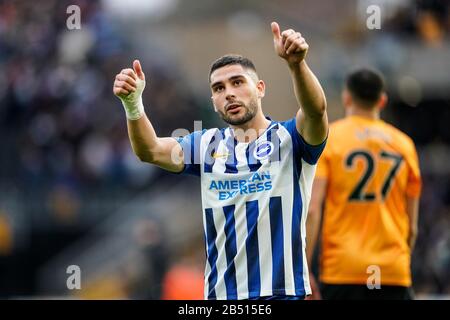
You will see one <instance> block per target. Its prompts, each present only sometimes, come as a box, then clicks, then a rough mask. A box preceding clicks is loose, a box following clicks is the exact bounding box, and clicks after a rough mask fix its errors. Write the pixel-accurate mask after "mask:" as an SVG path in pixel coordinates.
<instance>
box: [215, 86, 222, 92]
mask: <svg viewBox="0 0 450 320" xmlns="http://www.w3.org/2000/svg"><path fill="white" fill-rule="evenodd" d="M222 90H223V86H216V87H214V89H213V91H214V92H220V91H222Z"/></svg>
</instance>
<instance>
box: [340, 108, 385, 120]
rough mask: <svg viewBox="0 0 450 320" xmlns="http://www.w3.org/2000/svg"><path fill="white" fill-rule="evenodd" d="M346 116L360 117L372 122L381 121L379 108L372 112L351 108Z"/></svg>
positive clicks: (347, 110)
mask: <svg viewBox="0 0 450 320" xmlns="http://www.w3.org/2000/svg"><path fill="white" fill-rule="evenodd" d="M346 116H347V117H350V116H358V117H363V118H367V119H370V120H379V119H380V111H379V110H378V109H377V108H374V109H372V110H369V109H363V108H358V107H354V106H352V107H349V108H347V109H346Z"/></svg>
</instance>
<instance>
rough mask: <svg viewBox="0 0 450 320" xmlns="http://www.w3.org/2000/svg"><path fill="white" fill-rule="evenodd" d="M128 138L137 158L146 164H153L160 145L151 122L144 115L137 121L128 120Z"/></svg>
mask: <svg viewBox="0 0 450 320" xmlns="http://www.w3.org/2000/svg"><path fill="white" fill-rule="evenodd" d="M127 126H128V137H129V139H130V142H131V146H132V148H133V151H134V153H135V154H136V156H137V157H138V158H139V159H140V160H141V161H145V162H152V159H153V155H154V153H155V150H156V147H157V145H158V137H157V135H156V132H155V129H154V128H153V126H152V124H151V123H150V120H149V119H148V118H147V116H146V115H145V114H144V115H143V116H142V117H141V118H139V119H137V120H130V119H128V120H127Z"/></svg>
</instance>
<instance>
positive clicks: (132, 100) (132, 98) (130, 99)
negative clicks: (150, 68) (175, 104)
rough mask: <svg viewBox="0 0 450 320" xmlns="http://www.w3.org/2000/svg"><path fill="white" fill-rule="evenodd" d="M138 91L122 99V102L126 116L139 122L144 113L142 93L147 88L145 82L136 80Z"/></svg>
mask: <svg viewBox="0 0 450 320" xmlns="http://www.w3.org/2000/svg"><path fill="white" fill-rule="evenodd" d="M136 87H137V88H136V91H135V92H132V93H130V94H129V95H128V96H126V97H123V98H120V100H121V101H122V105H123V108H124V109H125V114H126V115H127V119H129V120H137V119H139V118H141V117H142V116H143V115H144V113H145V110H144V104H143V103H142V92H143V91H144V88H145V80H141V79H139V78H138V79H137V80H136Z"/></svg>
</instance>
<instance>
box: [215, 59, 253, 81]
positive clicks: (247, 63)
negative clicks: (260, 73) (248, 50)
mask: <svg viewBox="0 0 450 320" xmlns="http://www.w3.org/2000/svg"><path fill="white" fill-rule="evenodd" d="M233 64H239V65H241V66H242V67H244V68H245V69H250V70H252V71H254V72H255V73H256V68H255V65H254V64H253V62H252V61H251V60H250V59H248V58H246V57H243V56H241V55H238V54H226V55H224V56H222V57H220V58H219V59H217V60H216V61H214V62H213V64H212V65H211V68H210V70H209V79H210V80H211V74H212V73H213V72H214V71H215V70H217V69H219V68H222V67H225V66H228V65H233ZM256 74H257V73H256Z"/></svg>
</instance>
